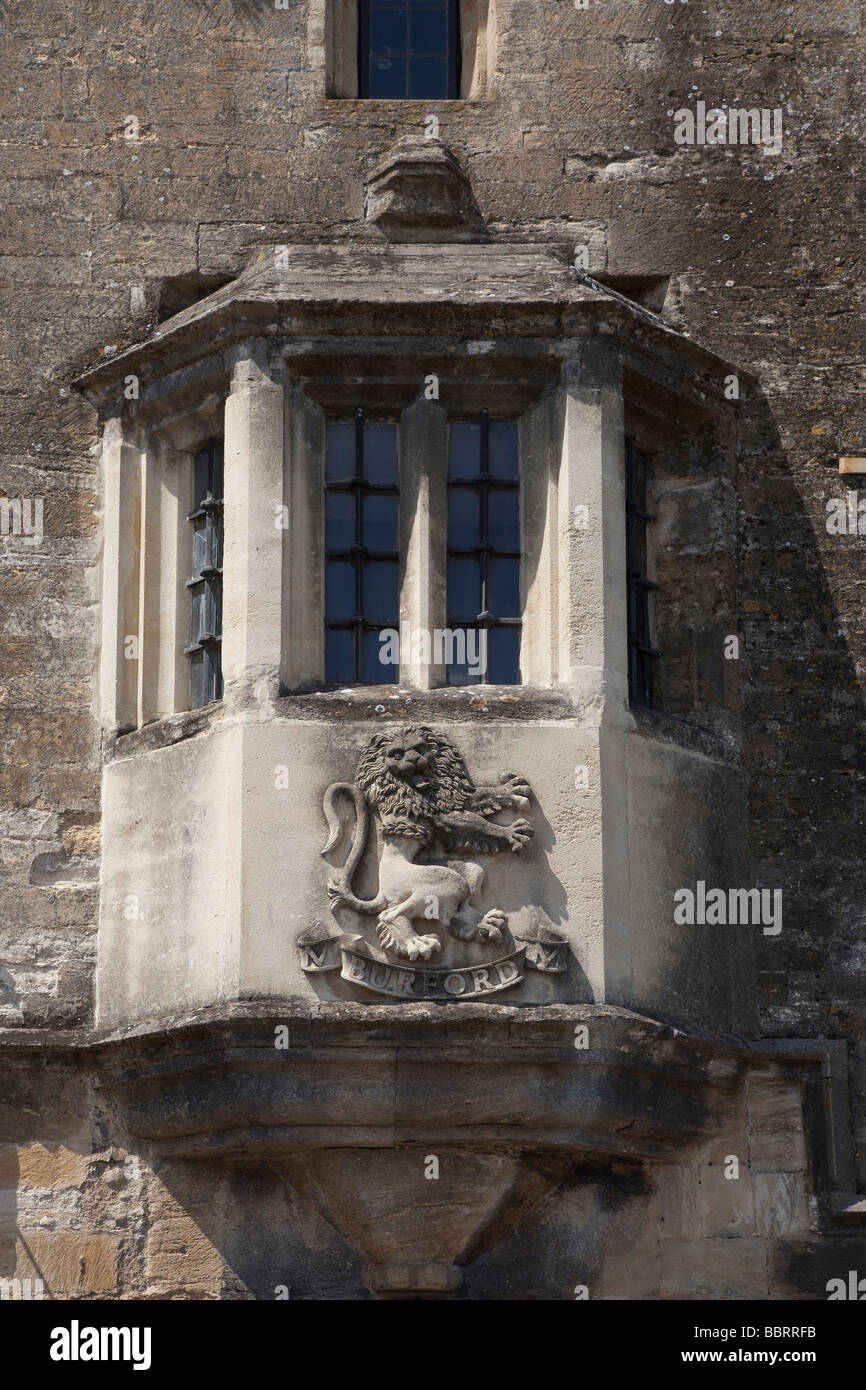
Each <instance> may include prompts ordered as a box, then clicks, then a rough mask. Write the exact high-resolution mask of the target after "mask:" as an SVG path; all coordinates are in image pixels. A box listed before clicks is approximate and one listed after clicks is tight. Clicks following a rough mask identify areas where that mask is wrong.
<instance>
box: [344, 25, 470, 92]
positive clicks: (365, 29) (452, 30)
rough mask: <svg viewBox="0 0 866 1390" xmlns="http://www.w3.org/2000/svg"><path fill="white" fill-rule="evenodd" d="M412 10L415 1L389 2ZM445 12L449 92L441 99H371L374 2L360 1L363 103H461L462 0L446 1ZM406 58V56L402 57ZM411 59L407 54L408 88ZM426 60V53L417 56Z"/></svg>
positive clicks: (359, 35)
mask: <svg viewBox="0 0 866 1390" xmlns="http://www.w3.org/2000/svg"><path fill="white" fill-rule="evenodd" d="M410 7H411V0H402V3H401V0H394V2H393V4H391V3H390V0H389V3H388V8H391V9H401V8H405V9H406V11H407V17H408V11H409V10H410ZM445 10H446V13H447V15H448V35H449V42H448V55H447V56H448V91H447V93H446V95H445V96H441V97H418V96H415V95H413V94H411V93H406V95H404V96H400V97H396V96H391V97H371V95H370V56H371V55H370V0H358V97H359V98H360V100H362V101H457V100H458V99H459V97H460V79H461V70H462V61H463V55H462V48H461V42H460V0H446V4H445ZM400 56H403V55H400ZM410 56H411V54H410V53H407V55H406V59H407V86H408V72H409V68H408V60H409V57H410ZM417 56H419V57H425V56H426V55H425V54H419V55H417Z"/></svg>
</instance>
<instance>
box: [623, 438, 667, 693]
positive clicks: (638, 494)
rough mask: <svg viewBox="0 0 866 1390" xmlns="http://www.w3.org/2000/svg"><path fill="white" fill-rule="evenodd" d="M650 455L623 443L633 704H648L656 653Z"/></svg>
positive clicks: (630, 672) (629, 642)
mask: <svg viewBox="0 0 866 1390" xmlns="http://www.w3.org/2000/svg"><path fill="white" fill-rule="evenodd" d="M649 480H650V457H649V455H648V454H646V453H645V452H644V451H643V450H642V449H639V448H638V447H637V446H636V444H635V442H634V440H633V439H626V442H625V499H626V500H625V509H626V563H627V585H628V689H629V700H630V701H631V703H632V704H633V705H646V706H649V707H652V703H653V662H654V660H655V658H656V657H657V656H658V655H659V653H658V652H657V651H656V649H655V647H654V646H653V642H652V622H651V613H650V595H651V594H652V592H653V590H654V589H655V588H656V587H657V586H656V585H655V584H654V583H653V582H652V580H651V579H650V578H649V574H648V566H649V552H648V541H649V527H650V523H651V522H652V520H653V518H652V515H651V513H650V511H649V502H648V498H649Z"/></svg>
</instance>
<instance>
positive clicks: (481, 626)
mask: <svg viewBox="0 0 866 1390" xmlns="http://www.w3.org/2000/svg"><path fill="white" fill-rule="evenodd" d="M520 549H521V547H520V471H519V459H518V447H517V422H516V421H514V420H503V421H492V420H490V419H489V417H488V414H487V412H486V411H482V413H481V416H480V419H478V420H457V421H453V422H452V424H451V428H450V433H449V447H448V597H447V606H448V627H449V629H450V630H451V631H452V632H453V631H454V630H455V629H457V630H459V631H461V632H464V633H465V634H466V660H458V661H453V662H452V663H451V664H450V665H449V666H448V683H449V685H472V684H479V683H481V682H486V683H489V684H491V685H516V684H519V682H520V630H521V606H520ZM473 657H474V658H475V659H473Z"/></svg>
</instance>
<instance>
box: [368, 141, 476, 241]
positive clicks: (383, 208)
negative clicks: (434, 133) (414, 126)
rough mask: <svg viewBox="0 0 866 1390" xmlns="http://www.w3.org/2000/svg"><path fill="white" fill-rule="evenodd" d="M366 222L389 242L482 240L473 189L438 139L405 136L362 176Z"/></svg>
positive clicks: (449, 152) (448, 151)
mask: <svg viewBox="0 0 866 1390" xmlns="http://www.w3.org/2000/svg"><path fill="white" fill-rule="evenodd" d="M366 189H367V200H366V219H367V222H368V223H370V224H371V225H373V226H375V227H377V228H378V229H379V230H380V231H381V232H382V234H383V236H385V237H386V238H387V240H388V241H418V242H431V241H482V240H485V239H486V233H485V227H484V221H483V219H482V217H481V213H480V212H479V211H478V207H477V205H476V202H475V199H474V197H473V195H472V187H471V184H470V183H469V180H468V178H467V177H466V175H465V174H464V172H463V170H462V169H461V167H460V165H459V164H458V162H457V160H456V159H455V157H454V155H453V154H452V153H451V151H450V150H449V149H448V148H447V146H445V145H443V144H442V141H441V140H428V139H426V138H425V137H424V136H407V137H406V138H404V139H403V140H400V141H399V142H398V144H396V145H395V146H394V148H393V149H392V150H391V151H390V152H389V154H387V155H386V157H385V158H384V159H383V160H382V162H381V163H380V164H377V166H376V168H375V169H374V170H373V171H372V173H371V174H369V175H368V178H367V184H366Z"/></svg>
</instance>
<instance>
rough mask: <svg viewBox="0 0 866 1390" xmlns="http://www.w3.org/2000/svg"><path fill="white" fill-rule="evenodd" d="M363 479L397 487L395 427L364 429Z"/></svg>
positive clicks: (366, 427) (368, 427)
mask: <svg viewBox="0 0 866 1390" xmlns="http://www.w3.org/2000/svg"><path fill="white" fill-rule="evenodd" d="M364 477H365V479H366V480H367V482H368V483H381V484H386V485H387V486H389V487H396V486H397V426H396V425H366V426H365V427H364Z"/></svg>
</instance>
